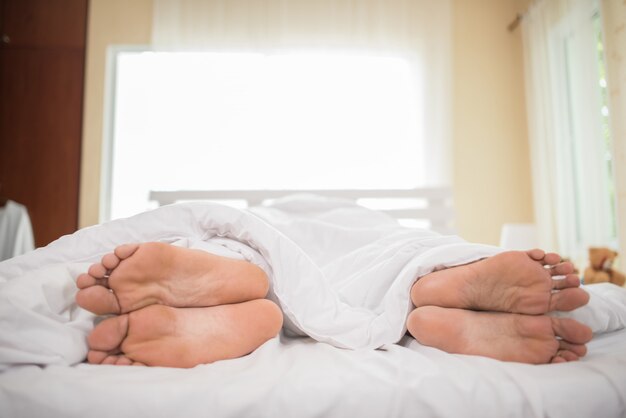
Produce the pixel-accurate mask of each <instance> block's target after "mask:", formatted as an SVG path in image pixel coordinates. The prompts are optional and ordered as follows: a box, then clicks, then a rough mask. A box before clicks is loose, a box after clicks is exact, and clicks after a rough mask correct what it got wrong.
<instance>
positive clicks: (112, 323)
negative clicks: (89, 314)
mask: <svg viewBox="0 0 626 418" xmlns="http://www.w3.org/2000/svg"><path fill="white" fill-rule="evenodd" d="M127 333H128V315H120V316H115V317H113V318H107V319H105V320H104V321H102V322H100V323H99V324H98V325H97V326H96V327H95V328H94V329H93V331H91V334H89V336H88V337H87V343H88V344H89V349H90V351H93V352H94V353H92V356H93V357H94V360H96V357H98V355H96V353H97V352H100V353H107V354H111V353H114V352H117V351H119V348H120V346H121V345H122V341H124V338H126V335H127ZM104 357H106V356H102V359H104ZM102 359H101V360H102ZM99 362H101V361H99Z"/></svg>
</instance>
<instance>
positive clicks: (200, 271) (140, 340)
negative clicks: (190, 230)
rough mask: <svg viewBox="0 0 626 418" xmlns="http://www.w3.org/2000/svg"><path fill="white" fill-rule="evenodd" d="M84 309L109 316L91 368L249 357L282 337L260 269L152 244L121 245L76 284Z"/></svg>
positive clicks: (96, 339)
mask: <svg viewBox="0 0 626 418" xmlns="http://www.w3.org/2000/svg"><path fill="white" fill-rule="evenodd" d="M76 285H77V286H78V288H79V289H80V290H79V291H78V293H77V294H76V301H77V303H78V305H79V306H81V307H83V308H84V309H87V310H88V311H91V312H93V313H95V314H98V315H108V314H114V315H116V316H113V317H110V318H107V319H104V320H103V321H102V322H100V323H99V324H98V325H97V326H96V327H95V328H94V330H93V331H92V332H91V334H90V335H89V337H88V339H87V342H88V345H89V352H88V354H87V359H88V361H89V362H90V363H96V364H98V363H101V364H117V365H148V366H167V367H194V366H196V365H198V364H205V363H212V362H214V361H216V360H223V359H229V358H237V357H241V356H244V355H246V354H248V353H250V352H252V351H254V350H255V349H256V348H258V347H259V346H260V345H261V344H263V343H264V342H266V341H267V340H269V339H271V338H273V337H274V336H276V335H277V334H278V332H279V331H280V329H281V327H282V313H281V311H280V309H279V308H278V306H276V305H275V304H274V303H273V302H271V301H269V300H267V299H264V297H265V296H266V293H267V291H268V288H269V282H268V278H267V276H266V274H265V273H264V272H263V270H261V269H260V268H259V267H257V266H255V265H253V264H251V263H248V262H245V261H241V260H234V259H230V258H225V257H220V256H216V255H213V254H210V253H207V252H205V251H201V250H193V249H188V248H180V247H175V246H172V245H168V244H163V243H157V242H151V243H144V244H127V245H122V246H119V247H117V248H116V249H115V251H114V252H113V253H110V254H107V255H105V256H104V257H103V258H102V260H101V261H100V262H99V263H96V264H93V265H92V266H91V267H90V268H89V270H88V272H87V273H84V274H81V275H80V276H78V278H77V280H76Z"/></svg>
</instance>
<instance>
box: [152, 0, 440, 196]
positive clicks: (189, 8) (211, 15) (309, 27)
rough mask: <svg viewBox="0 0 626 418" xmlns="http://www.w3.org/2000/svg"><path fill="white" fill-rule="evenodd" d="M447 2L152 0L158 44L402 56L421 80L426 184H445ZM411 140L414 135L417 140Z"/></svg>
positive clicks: (419, 159) (418, 159)
mask: <svg viewBox="0 0 626 418" xmlns="http://www.w3.org/2000/svg"><path fill="white" fill-rule="evenodd" d="M450 40H451V27H450V2H449V0H444V1H428V0H361V1H358V2H355V1H352V0H263V1H258V0H238V1H233V0H155V2H154V21H153V47H154V49H156V50H167V51H171V50H177V51H180V50H206V51H229V52H231V51H239V52H255V53H259V52H261V53H268V54H273V53H274V54H275V53H282V52H298V51H309V52H315V53H325V52H329V53H337V52H339V53H342V52H348V53H363V54H373V55H385V56H394V57H401V58H403V59H405V60H408V61H409V62H410V63H411V64H412V65H411V68H412V69H413V72H414V77H416V78H419V80H420V83H419V85H421V86H422V91H421V96H422V97H420V98H419V100H420V101H421V104H422V106H421V109H423V110H422V112H423V115H420V120H422V121H423V137H424V138H426V139H425V140H424V143H423V144H422V149H423V150H424V151H423V155H416V156H415V163H416V166H419V167H420V171H421V172H422V173H423V178H424V183H425V185H426V184H428V185H448V184H449V182H450V179H451V174H450V171H451V167H450V155H451V152H450V129H449V122H450V115H449V113H450V67H451V63H450V53H451V48H450ZM416 140H417V139H416Z"/></svg>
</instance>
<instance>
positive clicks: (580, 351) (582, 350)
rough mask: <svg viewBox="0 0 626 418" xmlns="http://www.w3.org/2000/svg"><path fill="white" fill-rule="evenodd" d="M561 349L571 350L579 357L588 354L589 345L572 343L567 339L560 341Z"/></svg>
mask: <svg viewBox="0 0 626 418" xmlns="http://www.w3.org/2000/svg"><path fill="white" fill-rule="evenodd" d="M559 349H561V350H567V351H571V352H572V353H574V354H576V355H577V356H578V357H584V356H585V355H586V354H587V346H586V345H584V344H572V343H568V342H567V341H563V340H561V341H559Z"/></svg>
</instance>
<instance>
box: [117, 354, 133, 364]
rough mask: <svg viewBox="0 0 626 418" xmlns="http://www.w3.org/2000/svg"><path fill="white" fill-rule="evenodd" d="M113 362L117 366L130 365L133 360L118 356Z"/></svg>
mask: <svg viewBox="0 0 626 418" xmlns="http://www.w3.org/2000/svg"><path fill="white" fill-rule="evenodd" d="M115 364H116V365H117V366H130V365H132V364H133V361H132V360H131V359H129V358H128V357H126V356H118V358H117V361H116V362H115Z"/></svg>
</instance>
